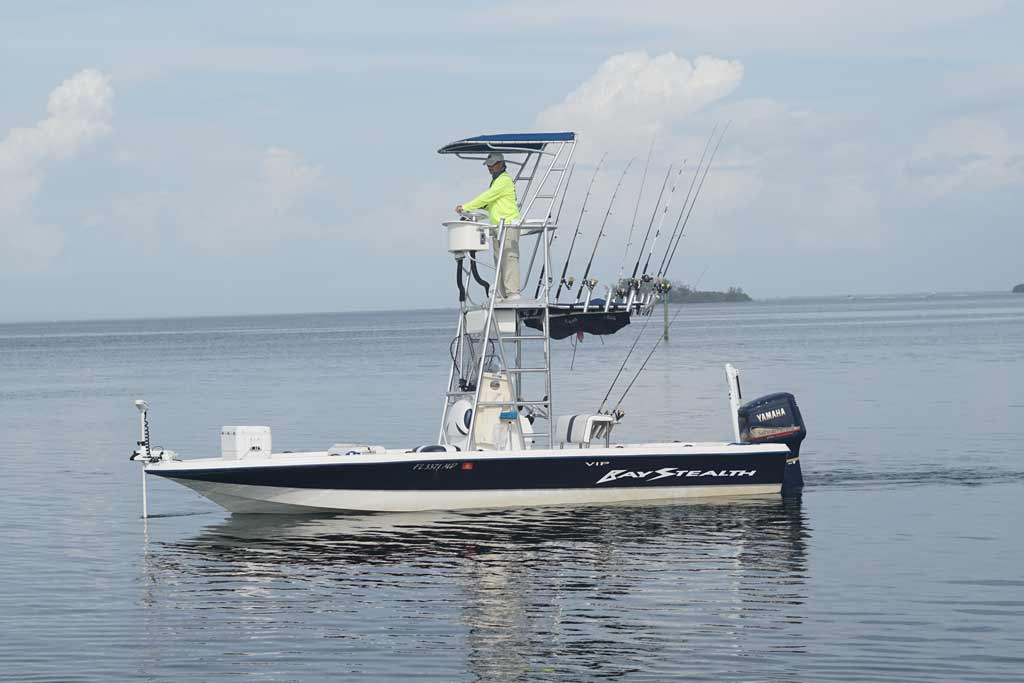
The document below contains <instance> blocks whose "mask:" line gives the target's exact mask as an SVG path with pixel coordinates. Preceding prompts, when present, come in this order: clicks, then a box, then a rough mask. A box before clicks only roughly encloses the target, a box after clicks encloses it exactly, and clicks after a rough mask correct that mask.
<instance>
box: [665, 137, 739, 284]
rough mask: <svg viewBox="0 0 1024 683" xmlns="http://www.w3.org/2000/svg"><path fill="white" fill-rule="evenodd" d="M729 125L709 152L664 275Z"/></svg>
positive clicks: (681, 238) (674, 254)
mask: <svg viewBox="0 0 1024 683" xmlns="http://www.w3.org/2000/svg"><path fill="white" fill-rule="evenodd" d="M730 124H732V121H728V122H726V124H725V128H723V129H722V134H721V135H720V136H719V137H718V142H717V143H715V148H714V149H713V150H712V151H711V156H710V157H709V158H708V163H707V165H706V166H705V167H704V175H702V176H701V178H700V183H698V185H697V191H696V192H695V193H694V195H693V201H692V202H690V208H689V210H688V211H687V212H686V218H685V219H684V220H683V226H682V228H680V230H679V237H678V238H677V239H676V245H675V246H674V247H672V253H671V254H670V255H669V257H668V262H667V263H666V264H665V273H667V272H668V269H669V266H671V265H672V259H674V258H675V256H676V249H678V248H679V243H680V242H682V241H683V231H684V230H686V224H687V223H689V222H690V214H691V213H693V207H694V205H695V204H696V203H697V198H698V197H699V196H700V191H701V188H702V187H704V181H705V180H706V179H707V177H708V171H709V170H711V163H712V162H713V161H714V160H715V155H716V154H718V148H719V147H720V146H721V144H722V140H723V139H725V134H726V132H727V131H728V130H729V126H730ZM663 275H664V273H663Z"/></svg>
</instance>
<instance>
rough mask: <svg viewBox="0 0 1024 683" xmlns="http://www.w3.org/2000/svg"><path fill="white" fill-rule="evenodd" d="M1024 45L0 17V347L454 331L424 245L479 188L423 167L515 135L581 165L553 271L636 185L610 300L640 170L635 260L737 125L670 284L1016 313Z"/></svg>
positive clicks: (776, 6) (401, 21)
mask: <svg viewBox="0 0 1024 683" xmlns="http://www.w3.org/2000/svg"><path fill="white" fill-rule="evenodd" d="M1021 35H1024V4H1021V3H1011V2H1003V1H997V0H975V1H973V2H969V3H968V2H947V1H945V0H930V1H928V2H924V1H918V0H903V1H902V2H899V3H891V2H880V1H876V0H865V1H863V2H859V3H850V2H839V1H838V0H815V1H813V2H812V1H809V0H791V1H789V2H784V3H773V2H764V1H763V0H761V1H760V2H740V1H736V0H719V1H718V2H715V3H693V2H680V1H679V0H675V1H659V0H652V1H642V0H635V1H634V2H631V3H600V2H596V3H595V2H593V1H592V0H590V1H588V2H582V1H573V2H553V1H551V0H545V1H543V2H541V1H534V0H521V1H520V2H515V3H503V2H488V3H449V2H440V1H439V2H435V3H408V4H403V3H388V4H384V3H380V4H379V6H370V4H369V3H361V4H358V5H349V4H345V3H336V2H307V3H301V4H294V6H292V5H287V4H285V3H263V2H219V3H198V2H187V1H183V2H178V3H165V4H156V3H136V2H103V1H102V0H97V2H92V3H71V2H59V3H58V2H39V3H13V2H0V77H2V79H3V83H4V88H3V89H2V91H0V105H2V106H0V321H2V322H12V321H37V320H64V319H106V318H135V317H162V316H190V315H224V314H261V313H291V312H294V313H298V312H317V311H347V310H367V309H371V310H372V309H402V308H442V307H450V306H454V305H455V303H456V298H455V297H456V290H455V287H454V283H453V282H452V279H453V278H452V272H451V271H452V268H451V261H450V259H451V256H450V255H449V254H448V253H447V252H446V243H445V237H444V229H443V228H442V227H441V222H442V221H444V220H450V219H451V218H452V217H453V215H454V214H453V208H454V206H455V205H456V204H459V203H463V202H465V201H468V200H469V199H470V198H472V197H473V196H474V195H475V194H477V193H478V192H480V191H481V190H483V189H484V188H485V187H486V185H487V182H488V181H489V178H488V177H487V174H486V171H485V170H484V169H482V168H481V167H480V165H479V164H478V163H474V162H468V161H460V160H457V159H455V158H453V157H448V156H440V155H438V154H437V153H436V151H437V148H438V147H440V146H441V145H443V144H445V143H447V142H449V141H452V140H456V139H459V138H463V137H467V136H471V135H476V134H480V133H500V132H511V131H541V130H573V131H575V132H577V133H578V135H579V145H578V147H577V155H576V161H577V165H576V169H575V171H574V179H573V185H572V187H571V188H570V193H569V196H568V198H567V200H566V205H565V208H564V211H563V221H562V222H563V226H562V233H561V239H559V240H557V241H556V245H555V254H556V262H558V261H560V259H561V258H562V256H564V253H565V249H566V247H567V245H568V243H569V238H570V237H571V234H572V233H571V231H572V228H573V227H574V225H575V221H576V218H577V217H578V216H579V212H580V210H581V208H582V199H583V195H584V188H585V186H586V183H587V182H588V181H589V179H590V177H591V176H593V174H594V171H595V165H596V163H597V161H598V160H599V159H600V158H601V157H602V156H603V155H606V160H605V162H604V165H603V167H602V168H601V171H600V173H598V175H597V176H596V180H595V183H594V191H593V193H592V196H591V199H590V202H589V203H588V206H587V211H586V213H584V214H583V217H582V220H581V223H580V225H581V231H582V235H581V237H580V240H582V243H583V244H586V245H587V246H588V247H589V245H590V244H591V243H592V242H591V240H592V239H593V236H594V235H595V234H596V232H597V229H598V224H599V223H600V219H601V218H602V216H603V213H604V211H605V209H606V208H607V206H608V201H609V199H610V197H611V193H612V188H613V187H614V185H615V182H616V180H617V178H618V176H619V174H620V173H621V172H622V170H623V168H624V167H625V165H626V163H627V162H628V161H629V159H630V158H633V157H638V158H639V160H638V161H637V162H634V164H633V166H632V167H631V172H630V173H629V174H628V175H627V176H626V180H625V181H624V182H623V188H622V192H621V195H620V197H619V198H618V199H617V203H616V205H615V206H613V210H612V214H611V217H610V220H609V228H608V236H607V237H606V238H605V239H606V240H607V242H606V243H602V248H601V250H600V251H599V254H598V259H597V262H596V266H595V271H596V273H597V277H598V278H599V280H601V281H602V282H603V283H607V282H609V281H610V280H612V279H614V276H615V275H616V274H617V271H618V269H619V267H620V265H621V261H622V260H623V249H622V247H623V245H624V244H625V242H626V239H625V238H626V233H627V230H628V228H629V226H630V224H631V219H632V215H633V207H634V205H635V202H636V197H637V193H638V192H639V191H640V179H641V177H642V175H641V172H642V168H643V165H644V164H643V161H644V158H645V157H646V155H647V151H648V149H649V147H650V145H651V141H652V140H654V146H653V151H652V160H651V164H650V171H649V178H648V182H647V184H646V185H645V187H644V194H643V195H642V201H641V204H640V206H641V209H640V218H639V220H638V223H639V225H640V229H641V230H643V229H645V228H646V226H647V224H648V221H649V218H650V215H651V213H652V212H653V211H654V203H655V199H656V196H657V190H658V189H659V188H660V185H661V182H662V181H663V179H664V178H665V176H666V173H668V171H669V166H670V165H673V166H675V167H676V168H678V165H679V164H680V163H684V162H685V166H684V174H683V176H681V177H682V178H684V179H688V178H689V173H691V172H692V171H693V169H694V167H695V165H696V160H697V158H698V157H699V156H700V151H701V148H702V147H703V145H704V141H705V140H706V139H707V136H708V135H709V134H710V133H711V131H712V129H713V128H714V127H715V126H716V125H718V126H719V130H720V129H721V126H722V125H724V124H725V123H726V122H729V129H728V132H727V134H726V136H725V139H724V141H723V143H722V146H721V149H720V150H719V153H718V156H717V157H716V160H715V163H714V165H713V166H712V168H711V170H710V173H709V175H708V179H707V182H706V185H705V187H704V189H703V191H702V193H701V196H700V200H699V202H698V203H697V205H696V207H695V208H694V211H693V215H692V217H691V219H690V223H689V224H688V226H687V229H686V235H687V236H686V238H685V239H684V240H683V242H682V246H681V247H680V250H679V255H678V256H677V257H676V260H675V261H674V262H673V265H672V271H671V272H670V273H669V275H670V276H671V277H672V278H673V279H674V280H676V281H678V282H684V283H689V284H698V285H699V286H700V288H702V289H724V288H727V287H730V286H739V287H742V288H744V289H745V290H746V291H747V292H749V293H750V294H751V295H752V296H754V297H755V298H771V297H785V296H800V295H845V294H878V293H899V292H933V291H935V292H940V291H979V290H987V291H1008V290H1009V289H1010V288H1011V287H1012V286H1013V285H1015V284H1017V283H1019V282H1024V265H1022V258H1021V256H1022V254H1024V230H1022V221H1021V213H1020V207H1021V202H1020V197H1021V196H1022V193H1024V41H1021V40H1020V36H1021ZM681 185H684V188H683V189H685V181H684V182H682V183H681ZM683 189H681V190H679V191H678V196H676V197H674V202H675V203H674V206H675V207H678V206H679V204H680V203H681V198H682V194H683ZM565 217H568V220H566V218H565ZM659 253H660V249H659ZM574 258H577V259H578V257H574ZM626 258H629V259H630V260H632V259H633V258H635V254H634V255H627V256H626ZM582 267H583V264H578V265H573V266H572V268H570V274H573V273H574V272H575V271H582ZM575 274H576V276H577V277H579V275H581V274H582V273H581V272H575Z"/></svg>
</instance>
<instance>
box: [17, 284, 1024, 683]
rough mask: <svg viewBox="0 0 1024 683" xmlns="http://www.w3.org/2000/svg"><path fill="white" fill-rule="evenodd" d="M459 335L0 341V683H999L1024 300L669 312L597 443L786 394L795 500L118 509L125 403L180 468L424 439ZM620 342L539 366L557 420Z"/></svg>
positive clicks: (1015, 628)
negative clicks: (229, 435) (255, 443)
mask: <svg viewBox="0 0 1024 683" xmlns="http://www.w3.org/2000/svg"><path fill="white" fill-rule="evenodd" d="M453 322H454V320H453V317H452V315H451V314H450V313H447V312H416V313H412V314H395V313H375V314H338V315H310V316H280V317H250V318H209V319H196V320H152V321H130V322H90V323H53V324H31V325H30V324H19V325H0V473H2V480H3V485H4V492H3V495H2V496H0V516H2V519H3V526H2V529H3V530H2V532H0V534H2V535H0V541H2V544H0V548H2V552H3V558H2V560H0V580H2V590H0V678H2V679H4V680H12V681H120V680H152V681H170V680H174V681H177V680H253V681H322V680H327V679H342V678H344V679H345V680H401V679H406V680H409V679H411V678H415V679H416V680H423V681H478V680H480V681H540V680H550V681H586V680H609V679H615V680H625V681H666V680H679V679H693V680H708V679H717V680H745V681H757V680H771V681H777V680H781V681H821V680H839V681H861V680H873V681H893V680H900V681H1020V680H1021V679H1022V678H1024V673H1022V672H1024V572H1022V568H1024V531H1022V520H1024V453H1022V448H1021V445H1020V444H1021V439H1022V436H1024V427H1022V425H1024V362H1022V360H1021V359H1022V355H1024V296H1016V297H1014V296H1011V295H988V296H980V295H979V296H936V297H932V298H913V297H897V298H881V299H875V300H852V301H847V300H832V301H825V300H817V301H789V302H776V303H757V304H750V305H725V306H713V305H702V306H691V307H688V308H685V309H683V311H682V313H681V314H680V316H679V319H678V321H677V322H676V323H675V327H674V328H673V330H672V339H671V342H670V343H669V344H668V345H667V346H664V347H663V348H661V349H659V351H658V353H657V354H656V355H655V356H654V358H653V359H652V361H651V363H650V365H649V366H648V368H647V371H646V372H645V373H644V375H642V376H641V379H640V380H639V381H638V382H637V384H636V386H635V387H634V388H633V390H632V392H631V394H630V396H629V397H628V399H627V401H626V403H625V408H626V410H627V412H628V414H627V417H626V421H625V423H624V424H623V425H622V426H621V427H620V428H619V431H618V432H617V437H618V438H621V439H630V440H631V439H663V438H679V437H683V438H687V439H704V438H706V439H725V438H728V436H729V433H730V427H729V417H728V411H727V400H726V396H725V382H724V373H723V371H722V365H723V364H724V363H725V362H726V361H732V362H734V363H735V364H737V365H738V366H739V367H740V368H741V369H742V370H743V371H744V376H743V379H744V390H745V394H746V395H747V397H748V398H750V397H753V396H756V395H759V394H762V393H768V392H770V391H776V390H789V391H792V392H793V393H794V394H796V396H797V399H798V400H799V401H800V405H801V408H802V410H803V413H804V416H805V418H806V420H807V422H808V426H809V432H810V435H809V437H808V441H807V442H806V444H805V447H804V458H803V462H804V473H805V476H806V479H807V488H806V490H805V493H804V495H803V499H802V501H797V502H785V503H783V502H782V501H781V500H778V499H766V500H752V501H745V502H738V501H727V502H720V503H715V504H688V505H680V504H671V505H664V504H663V505H648V506H636V505H631V506H625V505H623V506H608V507H583V508H575V509H574V508H551V509H530V510H521V511H494V512H490V511H488V512H473V513H464V514H452V513H436V514H415V515H380V516H365V517H364V516H355V517H336V518H320V517H310V518H303V517H292V518H286V517H231V516H229V515H227V514H226V513H224V512H222V511H221V510H220V509H219V508H217V507H215V506H214V505H213V504H211V503H209V502H207V501H205V500H204V499H202V498H199V497H198V496H196V495H195V494H193V493H191V492H190V491H188V490H186V489H184V488H181V487H177V486H175V485H174V484H171V483H168V482H163V481H151V482H150V505H151V511H152V512H153V513H155V514H157V515H158V516H157V517H156V518H154V519H151V520H150V521H149V522H148V524H143V522H142V520H140V519H139V513H140V508H141V495H140V483H139V478H140V475H139V469H138V466H137V465H136V464H134V463H129V462H128V460H127V457H128V454H129V452H130V450H131V449H132V447H133V445H134V441H135V439H136V438H137V434H136V430H137V414H136V412H135V410H134V408H133V407H132V399H135V398H146V399H148V400H149V401H150V404H151V405H152V422H153V438H154V441H155V442H156V443H157V444H160V445H165V446H167V447H170V448H174V449H175V450H177V451H178V452H179V453H181V454H182V455H183V456H184V457H189V456H198V455H210V454H215V453H216V452H217V451H218V449H219V441H218V434H219V428H220V426H221V425H222V424H233V423H234V424H269V425H271V426H272V427H273V429H274V445H275V449H278V450H299V449H322V448H325V447H327V446H329V445H331V444H332V443H334V442H336V441H362V442H370V443H383V444H385V445H395V446H399V445H416V444H420V443H426V442H430V441H432V439H433V436H434V435H435V433H436V429H437V427H436V421H437V419H438V417H439V414H440V405H439V404H438V402H437V401H438V396H439V394H440V393H441V391H442V390H443V383H444V380H445V377H446V372H447V370H446V364H445V358H446V354H447V349H448V342H449V339H450V335H451V332H452V324H453ZM656 322H657V321H656ZM639 327H640V326H639V325H634V326H632V327H631V328H627V330H625V331H624V332H623V333H621V334H620V335H617V336H616V337H612V338H610V339H607V340H605V342H604V343H602V342H601V341H600V340H598V339H595V338H588V339H587V340H586V341H585V342H584V343H583V345H582V346H580V348H579V349H578V352H577V355H576V359H575V365H574V368H573V370H572V371H571V372H569V370H568V367H569V363H570V356H571V352H570V350H569V349H570V347H569V346H568V342H562V343H560V344H559V345H558V348H557V353H558V356H557V358H556V365H557V367H558V368H559V373H558V376H557V377H556V382H557V384H556V387H557V389H556V391H557V394H556V397H555V398H556V401H557V402H558V406H557V407H556V411H557V412H559V413H565V412H577V411H583V410H592V409H594V408H595V407H596V403H598V402H599V400H600V397H601V396H602V395H603V394H604V391H605V389H606V388H607V384H608V382H609V381H610V378H611V376H612V375H613V374H614V370H615V368H617V366H618V363H619V362H620V360H621V358H622V355H623V353H624V350H625V348H626V347H628V346H629V344H631V343H632V341H633V336H634V334H635V332H636V331H637V330H638V329H639ZM656 327H657V325H656V324H652V325H651V326H650V328H649V329H648V330H647V331H646V336H647V337H649V341H650V343H653V340H654V339H655V338H656V335H657V334H658V332H659V330H658V329H656ZM643 346H644V347H647V348H649V346H648V341H644V342H643ZM645 353H646V348H645V349H644V354H645ZM644 354H640V355H641V356H642V355H644ZM634 365H635V364H634ZM595 397H596V399H597V400H595Z"/></svg>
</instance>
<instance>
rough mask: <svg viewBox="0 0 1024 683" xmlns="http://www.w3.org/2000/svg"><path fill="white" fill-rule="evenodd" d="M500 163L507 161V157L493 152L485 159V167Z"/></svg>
mask: <svg viewBox="0 0 1024 683" xmlns="http://www.w3.org/2000/svg"><path fill="white" fill-rule="evenodd" d="M499 161H505V155H504V154H500V153H498V152H491V153H490V154H488V155H487V158H486V159H484V166H494V164H496V163H498V162H499Z"/></svg>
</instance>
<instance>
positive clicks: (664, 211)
mask: <svg viewBox="0 0 1024 683" xmlns="http://www.w3.org/2000/svg"><path fill="white" fill-rule="evenodd" d="M685 167H686V159H683V163H682V164H681V165H680V166H679V170H678V171H677V172H676V178H675V180H673V181H672V190H671V191H670V192H669V193H668V201H667V202H665V207H664V208H663V209H662V211H661V219H660V220H658V229H657V230H655V231H654V239H653V240H651V250H650V251H649V252H647V261H646V262H645V263H644V271H643V274H642V275H641V278H640V279H642V280H646V279H647V268H648V267H649V266H650V265H651V256H653V255H654V245H656V244H657V243H658V236H659V235H661V228H662V226H663V225H665V216H667V215H668V209H669V207H670V206H672V197H674V196H675V194H676V188H677V187H678V186H679V178H680V177H681V176H682V175H683V168H685Z"/></svg>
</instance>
